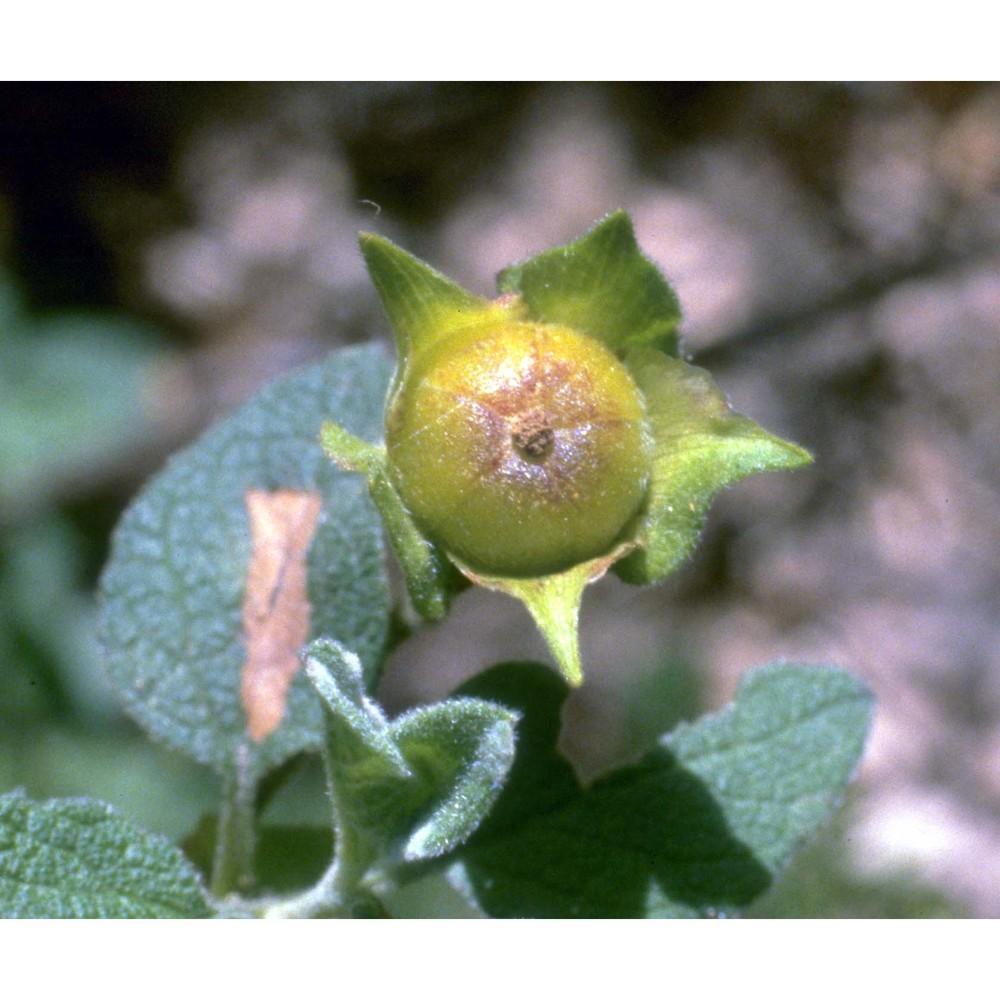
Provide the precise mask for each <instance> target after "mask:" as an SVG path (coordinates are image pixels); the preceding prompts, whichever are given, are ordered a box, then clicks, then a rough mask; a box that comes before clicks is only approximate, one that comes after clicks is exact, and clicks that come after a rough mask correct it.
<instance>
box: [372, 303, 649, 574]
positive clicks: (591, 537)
mask: <svg viewBox="0 0 1000 1000" xmlns="http://www.w3.org/2000/svg"><path fill="white" fill-rule="evenodd" d="M386 445H387V449H388V457H389V463H388V465H389V470H390V475H391V476H392V478H393V482H394V484H395V486H396V489H397V490H398V492H399V495H400V496H401V498H402V500H403V502H404V503H405V504H406V506H407V507H408V509H409V510H410V513H411V514H412V515H413V517H414V519H415V520H416V521H417V523H418V524H419V525H420V527H421V529H422V530H423V531H424V532H425V533H426V535H427V536H428V537H429V538H430V539H432V540H434V541H435V542H437V543H438V544H440V545H441V546H442V547H443V548H444V549H445V550H446V551H448V552H450V553H451V554H452V555H454V556H455V557H456V558H457V559H458V560H460V561H461V562H463V563H464V564H465V565H467V566H468V567H469V568H470V569H472V570H473V571H475V572H477V573H482V574H484V575H491V576H512V577H517V576H523V577H528V576H544V575H548V574H552V573H557V572H560V571H562V570H565V569H567V568H569V567H571V566H574V565H576V564H578V563H581V562H583V561H585V560H589V559H594V558H598V557H600V556H602V555H605V554H606V553H608V551H609V550H610V549H611V548H612V546H613V545H614V544H615V542H616V541H617V540H618V539H619V537H620V536H621V535H622V533H623V531H624V529H626V527H628V526H629V524H630V522H631V521H632V520H633V518H634V517H635V515H636V514H637V513H638V512H639V510H640V508H641V507H642V504H643V500H644V499H645V496H646V491H647V487H648V482H649V471H650V465H651V445H650V442H649V439H648V436H647V433H646V429H645V413H644V406H643V400H642V396H641V394H640V392H639V390H638V389H637V388H636V385H635V383H634V382H633V380H632V377H631V375H630V374H629V373H628V371H627V370H626V368H625V366H624V365H622V364H621V363H620V362H619V361H618V359H617V358H616V357H615V356H614V354H612V352H611V351H609V350H608V349H607V348H606V347H604V345H603V344H601V343H600V342H599V341H597V340H595V339H593V338H591V337H587V336H584V335H582V334H579V333H576V332H574V331H573V330H570V329H568V328H566V327H562V326H557V325H553V324H548V323H538V322H525V321H520V320H515V319H514V318H513V317H511V318H510V319H509V320H508V319H504V318H502V317H498V318H491V319H490V320H488V321H485V322H482V323H480V324H478V325H473V326H471V327H466V328H463V329H459V330H456V331H454V332H453V333H450V334H449V335H448V336H446V337H444V338H442V339H441V340H439V341H437V342H435V343H434V344H433V345H431V346H429V347H428V348H427V349H426V350H424V351H422V352H421V353H420V354H419V356H417V357H414V358H411V362H410V363H409V364H408V365H407V366H406V369H405V372H404V375H403V379H402V383H401V384H400V385H399V386H398V388H397V390H396V392H395V393H394V395H393V398H392V400H391V401H390V405H389V409H388V413H387V423H386Z"/></svg>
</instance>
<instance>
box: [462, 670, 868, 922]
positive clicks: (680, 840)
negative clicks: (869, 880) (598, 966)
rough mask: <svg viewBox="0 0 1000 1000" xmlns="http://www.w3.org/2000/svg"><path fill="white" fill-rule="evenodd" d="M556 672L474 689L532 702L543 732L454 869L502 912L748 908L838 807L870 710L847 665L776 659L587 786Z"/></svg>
mask: <svg viewBox="0 0 1000 1000" xmlns="http://www.w3.org/2000/svg"><path fill="white" fill-rule="evenodd" d="M541 669H542V668H540V667H537V666H535V665H533V664H514V665H507V666H504V667H499V668H495V669H494V670H492V671H490V672H488V673H486V674H484V675H482V676H481V677H479V678H476V679H475V680H474V681H472V682H471V683H470V684H468V685H466V686H465V687H464V688H463V689H462V693H463V694H473V695H476V696H480V697H489V698H493V699H495V700H497V701H505V702H506V703H507V704H509V705H511V707H514V708H521V709H523V711H524V712H525V721H524V726H523V727H522V729H523V730H527V731H529V732H532V733H533V734H534V737H533V738H532V739H525V740H523V741H522V742H521V744H520V745H519V747H518V754H517V758H516V760H515V764H514V767H513V770H512V772H511V777H510V780H509V782H508V784H507V787H506V789H505V790H504V793H503V794H502V795H501V797H500V799H499V801H498V802H497V805H496V808H495V809H494V811H493V814H492V815H491V816H490V818H489V819H488V821H487V822H486V823H485V824H484V825H483V827H482V828H481V829H480V830H479V831H478V832H477V833H476V834H475V835H474V836H473V838H472V839H471V840H470V841H469V843H468V844H467V845H466V846H465V847H463V848H462V849H461V850H460V851H459V852H458V854H457V858H458V859H459V861H460V863H459V864H458V865H456V866H455V867H454V869H453V874H454V876H455V878H456V880H457V881H459V882H460V884H461V885H462V886H463V888H464V889H465V891H467V892H468V893H469V894H470V895H471V896H472V898H473V899H474V900H475V901H476V902H477V903H478V905H479V906H481V907H482V908H483V909H484V910H485V911H486V912H487V913H489V914H491V915H493V916H499V917H529V916H531V917H571V916H572V917H643V916H646V917H684V916H705V915H714V914H718V913H732V912H738V911H739V910H740V909H742V908H743V907H745V906H746V905H748V904H749V903H750V902H752V901H753V900H754V899H755V898H756V897H757V896H759V895H760V894H761V893H762V892H763V891H764V890H765V889H766V888H767V887H768V886H769V885H770V884H771V881H772V879H773V878H774V875H775V874H776V872H777V871H778V870H779V868H780V867H781V866H782V865H783V864H784V863H785V862H786V861H787V860H788V858H789V856H790V855H791V853H792V852H793V851H794V849H795V848H796V846H797V845H798V844H799V843H800V841H801V840H802V839H803V838H805V837H807V836H809V835H810V834H811V833H812V832H813V831H815V830H816V828H817V827H818V826H819V825H820V824H822V823H823V822H824V821H825V820H826V819H827V818H828V817H829V816H830V815H831V813H832V811H833V809H834V808H835V806H836V803H837V800H838V798H839V796H840V795H841V794H842V792H843V790H844V787H845V786H846V784H847V782H848V781H849V780H850V778H851V776H852V774H853V773H854V770H855V768H856V766H857V764H858V761H859V759H860V756H861V752H862V749H863V746H864V741H865V736H866V733H867V729H868V724H869V717H870V713H871V696H870V694H869V692H868V691H867V690H866V689H865V688H864V686H863V685H861V684H860V683H859V682H858V681H856V680H855V679H854V678H852V677H851V676H850V675H848V674H846V673H844V672H842V671H839V670H834V669H832V668H823V667H802V666H795V665H791V664H776V665H772V666H768V667H762V668H760V669H758V670H756V671H752V672H751V673H749V674H748V675H747V676H746V677H745V678H744V680H743V683H742V684H741V686H740V689H739V692H738V694H737V697H736V700H735V702H734V703H733V704H732V705H730V706H729V707H727V708H726V709H724V710H723V711H722V712H719V713H718V714H716V715H713V716H707V717H705V718H703V719H702V720H700V721H699V722H697V723H695V724H694V725H691V726H682V727H680V728H679V729H678V730H676V731H675V732H674V733H672V734H671V735H669V736H667V737H665V738H664V739H663V740H662V741H661V743H660V745H659V746H658V747H657V748H656V749H655V750H654V751H652V752H651V753H649V754H648V755H647V756H646V757H644V758H643V759H642V760H640V761H639V762H638V763H637V764H635V765H633V766H630V767H625V768H622V769H621V770H619V771H616V772H613V773H611V774H609V775H607V776H606V777H604V778H602V779H601V780H599V781H597V782H596V783H595V784H593V785H592V786H591V787H589V788H586V789H584V788H581V787H580V786H579V785H578V784H577V782H576V780H575V778H573V777H572V774H571V773H570V772H569V769H568V765H567V764H566V762H565V761H564V760H562V759H561V758H559V757H558V756H557V754H556V753H555V750H554V748H553V744H552V740H553V739H554V734H555V733H556V731H557V728H558V714H559V709H560V705H561V702H562V700H563V699H564V698H565V695H566V688H565V686H564V685H561V684H558V682H556V681H555V680H554V678H551V677H548V678H546V677H545V676H544V675H541V674H540V673H539V671H541Z"/></svg>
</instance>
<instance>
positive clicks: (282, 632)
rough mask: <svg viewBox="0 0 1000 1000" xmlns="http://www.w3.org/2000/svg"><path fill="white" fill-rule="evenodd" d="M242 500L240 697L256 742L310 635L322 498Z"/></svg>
mask: <svg viewBox="0 0 1000 1000" xmlns="http://www.w3.org/2000/svg"><path fill="white" fill-rule="evenodd" d="M245 500H246V505H247V514H248V515H249V517H250V537H251V539H252V545H253V552H252V554H251V556H250V569H249V571H248V573H247V586H246V594H245V595H244V598H243V629H244V632H245V633H246V646H247V658H246V663H244V665H243V683H242V685H241V700H242V702H243V707H244V709H246V713H247V728H248V730H249V733H250V739H252V740H253V741H254V742H255V743H259V742H260V741H261V740H263V739H265V738H266V737H268V736H270V735H271V733H273V732H274V731H275V729H277V728H278V726H279V725H280V723H281V719H282V717H283V716H284V714H285V705H286V702H287V699H288V685H289V684H291V682H292V678H293V677H294V676H295V674H296V672H297V671H298V668H299V655H298V654H299V647H300V646H302V644H303V643H304V642H305V641H306V639H307V638H308V636H309V619H310V616H311V614H312V608H311V607H310V605H309V596H308V593H307V588H308V583H309V581H308V576H307V569H306V554H307V552H308V551H309V544H310V542H311V541H312V537H313V534H314V533H315V531H316V522H317V521H318V520H319V514H320V507H321V504H322V502H323V498H322V497H321V496H320V495H319V494H318V493H315V492H312V491H296V490H278V491H276V492H274V493H268V492H267V491H266V490H247V492H246V496H245Z"/></svg>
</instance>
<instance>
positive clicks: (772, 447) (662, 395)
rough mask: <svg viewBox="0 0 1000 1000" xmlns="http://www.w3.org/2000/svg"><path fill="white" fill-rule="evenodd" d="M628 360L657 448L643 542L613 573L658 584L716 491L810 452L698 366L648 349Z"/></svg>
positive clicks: (693, 536) (690, 541) (694, 534)
mask: <svg viewBox="0 0 1000 1000" xmlns="http://www.w3.org/2000/svg"><path fill="white" fill-rule="evenodd" d="M626 366H627V367H628V369H629V371H631V373H632V375H633V377H634V378H635V380H636V383H637V384H638V386H639V388H640V390H641V391H642V393H643V395H644V397H645V399H646V407H647V418H648V420H649V423H650V427H651V431H652V435H653V441H654V449H655V450H654V457H653V468H652V476H651V481H650V487H649V499H648V504H647V508H646V513H645V516H644V518H643V521H642V524H641V527H640V530H639V535H638V537H637V539H636V540H637V541H638V543H639V547H638V548H637V549H636V551H634V552H633V553H631V554H630V555H629V556H628V557H626V558H625V559H624V560H623V561H622V562H620V563H618V564H617V565H616V566H615V572H616V573H617V574H618V575H619V576H620V577H621V578H622V579H623V580H626V581H628V582H629V583H638V584H646V583H655V582H657V581H659V580H662V579H663V578H664V577H666V576H667V575H668V574H669V573H671V572H672V571H673V570H674V569H675V568H676V567H677V566H678V564H679V563H681V562H682V561H683V560H684V559H685V558H686V557H687V556H688V555H689V554H690V552H691V550H692V549H693V548H694V546H695V543H696V542H697V540H698V536H699V534H700V533H701V529H702V525H703V522H704V519H705V513H706V511H707V509H708V505H709V503H710V502H711V500H712V497H713V496H715V494H716V493H718V492H719V491H720V490H721V489H723V488H724V487H726V486H729V485H731V484H732V483H735V482H736V481H738V480H740V479H743V478H744V477H746V476H749V475H752V474H753V473H756V472H767V471H770V470H775V469H793V468H796V467H798V466H802V465H807V464H809V463H810V462H811V461H812V456H811V455H810V454H809V452H807V451H805V450H804V449H802V448H799V447H798V446H797V445H794V444H791V443H790V442H788V441H783V440H782V439H781V438H778V437H775V436H774V435H773V434H769V433H768V432H767V431H765V430H764V429H763V428H761V427H760V426H758V425H757V424H755V423H754V422H753V421H752V420H750V419H748V418H747V417H744V416H742V415H740V414H738V413H735V412H734V411H733V410H731V409H730V407H729V405H728V403H727V402H726V400H725V397H724V396H723V395H722V393H721V392H720V391H719V389H718V388H717V387H716V385H715V383H714V382H713V381H712V379H711V377H710V376H709V374H708V373H707V372H706V371H704V370H703V369H701V368H696V367H694V366H693V365H689V364H686V363H685V362H683V361H680V360H678V359H676V358H669V357H666V356H665V355H663V354H661V353H660V352H659V351H654V350H648V349H643V350H636V351H632V352H630V354H629V355H628V356H627V358H626Z"/></svg>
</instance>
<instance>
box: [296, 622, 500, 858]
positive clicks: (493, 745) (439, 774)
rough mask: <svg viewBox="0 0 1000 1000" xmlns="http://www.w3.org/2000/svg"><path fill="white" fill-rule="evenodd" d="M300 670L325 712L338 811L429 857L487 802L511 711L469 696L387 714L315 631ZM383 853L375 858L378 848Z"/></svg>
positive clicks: (349, 662)
mask: <svg viewBox="0 0 1000 1000" xmlns="http://www.w3.org/2000/svg"><path fill="white" fill-rule="evenodd" d="M306 672H307V674H308V676H309V678H310V680H311V681H312V682H313V684H314V685H315V686H316V690H317V691H318V692H319V694H320V696H321V697H322V698H323V700H324V702H325V704H326V706H327V708H328V710H329V712H328V722H327V724H328V730H327V741H328V743H327V745H328V768H329V770H330V785H331V792H332V795H333V799H334V805H335V809H336V811H337V813H338V819H339V820H340V821H343V822H345V823H346V827H347V828H349V829H350V830H352V831H353V832H354V833H358V832H360V833H361V834H362V835H364V836H365V837H366V839H367V840H368V841H369V843H371V844H373V845H377V846H378V848H379V850H375V849H374V848H373V849H372V850H371V854H372V857H374V856H375V854H377V853H379V851H381V853H382V854H383V855H384V856H385V855H391V854H394V853H396V852H397V851H398V853H399V856H400V857H401V858H402V860H404V861H417V860H422V859H425V858H430V857H437V856H438V855H440V854H443V853H445V852H446V851H449V850H451V849H453V848H454V847H456V846H457V845H458V844H460V843H461V842H462V841H464V840H465V839H466V838H468V836H469V835H470V834H471V833H472V831H473V830H474V829H475V828H476V827H477V826H478V825H479V823H480V822H481V821H482V819H483V817H484V816H485V815H486V813H487V812H488V811H489V808H490V806H491V805H492V804H493V802H494V800H495V799H496V797H497V795H498V794H499V792H500V788H501V787H502V784H503V780H504V777H505V776H506V774H507V771H508V769H509V768H510V765H511V762H512V760H513V756H514V724H515V722H516V721H517V716H516V715H515V714H514V713H512V712H510V711H509V710H507V709H506V708H503V707H501V706H498V705H493V704H491V703H489V702H485V701H482V700H478V699H472V698H457V699H449V700H448V701H444V702H440V703H438V704H435V705H429V706H426V707H422V708H418V709H414V710H413V711H411V712H407V713H405V714H404V715H401V716H400V717H399V718H398V719H396V720H395V721H394V722H392V723H389V722H388V721H387V720H386V718H385V716H384V715H383V714H382V711H381V709H379V707H378V706H377V705H376V704H375V703H374V702H373V701H371V700H370V699H368V698H367V697H366V696H365V694H364V691H363V689H362V687H361V675H360V666H359V664H358V660H357V657H355V656H354V655H353V654H352V653H350V652H348V651H347V650H345V649H343V647H341V646H340V645H338V644H337V643H334V642H330V641H327V640H322V639H321V640H318V641H317V642H314V643H313V644H312V645H311V646H310V647H309V651H308V654H307V663H306ZM383 860H384V858H383Z"/></svg>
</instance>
